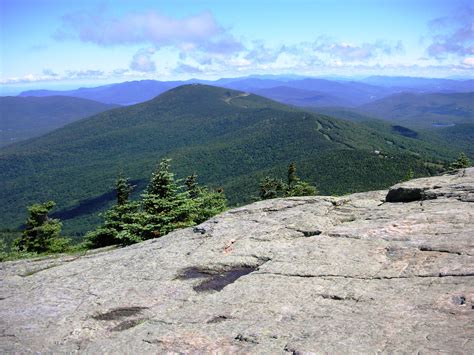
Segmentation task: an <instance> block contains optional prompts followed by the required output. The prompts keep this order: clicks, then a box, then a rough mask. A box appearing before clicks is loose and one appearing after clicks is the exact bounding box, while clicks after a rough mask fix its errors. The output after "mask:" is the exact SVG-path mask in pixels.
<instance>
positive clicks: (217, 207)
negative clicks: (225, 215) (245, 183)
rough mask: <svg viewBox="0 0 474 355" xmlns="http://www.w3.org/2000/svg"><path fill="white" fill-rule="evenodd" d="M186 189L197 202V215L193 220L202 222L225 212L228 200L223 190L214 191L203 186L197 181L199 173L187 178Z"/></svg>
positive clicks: (197, 222)
mask: <svg viewBox="0 0 474 355" xmlns="http://www.w3.org/2000/svg"><path fill="white" fill-rule="evenodd" d="M185 185H186V189H187V191H188V193H189V197H190V198H191V199H192V200H193V201H194V202H195V204H196V207H195V215H194V216H193V221H194V222H195V223H196V224H199V223H202V222H204V221H206V220H208V219H209V218H211V217H212V216H215V215H216V214H219V213H221V212H223V211H224V210H225V209H226V208H227V200H226V198H225V195H224V191H223V190H218V191H214V190H212V189H209V188H207V187H205V186H204V187H201V186H199V184H198V183H197V175H196V174H192V175H190V176H188V177H187V178H186V181H185Z"/></svg>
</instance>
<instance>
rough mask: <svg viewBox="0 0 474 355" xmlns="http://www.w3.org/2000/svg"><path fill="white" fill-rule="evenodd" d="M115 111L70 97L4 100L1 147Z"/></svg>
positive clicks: (0, 117)
mask: <svg viewBox="0 0 474 355" xmlns="http://www.w3.org/2000/svg"><path fill="white" fill-rule="evenodd" d="M114 107H117V105H109V104H104V103H101V102H96V101H92V100H85V99H80V98H76V97H67V96H48V97H14V96H5V97H0V147H1V146H5V145H7V144H10V143H14V142H19V141H22V140H25V139H27V138H31V137H36V136H39V135H42V134H44V133H46V132H49V131H52V130H54V129H56V128H59V127H62V126H64V125H66V124H68V123H71V122H74V121H77V120H79V119H81V118H85V117H88V116H92V115H94V114H96V113H99V112H103V111H107V110H110V109H112V108H114Z"/></svg>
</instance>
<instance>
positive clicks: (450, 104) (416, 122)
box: [357, 92, 474, 128]
mask: <svg viewBox="0 0 474 355" xmlns="http://www.w3.org/2000/svg"><path fill="white" fill-rule="evenodd" d="M357 111H359V112H363V113H366V114H369V115H372V116H375V117H377V118H381V119H384V120H390V121H394V122H398V123H400V124H403V125H407V126H409V127H417V128H430V127H432V126H443V125H450V124H456V123H461V122H463V123H467V122H471V123H473V122H474V92H470V93H455V94H408V93H404V94H397V95H392V96H389V97H386V98H383V99H380V100H377V101H374V102H371V103H368V104H365V105H362V106H359V107H358V108H357Z"/></svg>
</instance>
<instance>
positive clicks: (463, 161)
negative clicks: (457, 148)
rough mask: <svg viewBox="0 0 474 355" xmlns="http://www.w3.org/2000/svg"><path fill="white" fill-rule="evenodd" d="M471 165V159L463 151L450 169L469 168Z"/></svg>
mask: <svg viewBox="0 0 474 355" xmlns="http://www.w3.org/2000/svg"><path fill="white" fill-rule="evenodd" d="M470 166H471V161H470V160H469V158H468V157H467V156H466V154H464V153H463V152H461V153H460V154H459V157H458V158H457V159H456V160H455V161H454V162H452V163H451V165H450V167H449V168H450V169H452V170H455V169H464V168H468V167H470Z"/></svg>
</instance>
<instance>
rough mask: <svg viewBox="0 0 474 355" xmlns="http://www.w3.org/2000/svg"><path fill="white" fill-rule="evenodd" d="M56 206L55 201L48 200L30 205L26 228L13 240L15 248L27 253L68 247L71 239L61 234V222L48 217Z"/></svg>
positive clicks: (51, 251) (47, 251)
mask: <svg viewBox="0 0 474 355" xmlns="http://www.w3.org/2000/svg"><path fill="white" fill-rule="evenodd" d="M54 206H55V203H54V202H53V201H48V202H45V203H42V204H34V205H32V206H30V207H28V212H29V217H28V219H27V221H26V229H25V230H24V232H23V234H22V236H21V237H20V238H18V239H16V240H15V241H14V242H13V246H14V248H15V249H17V250H18V251H20V252H27V253H58V252H63V251H65V250H66V249H67V248H68V245H69V241H68V240H67V239H65V238H61V237H60V236H59V234H60V233H61V222H60V221H59V220H57V219H51V218H49V217H48V213H49V211H51V209H52V208H53V207H54Z"/></svg>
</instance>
